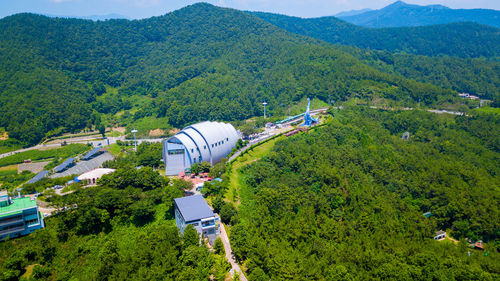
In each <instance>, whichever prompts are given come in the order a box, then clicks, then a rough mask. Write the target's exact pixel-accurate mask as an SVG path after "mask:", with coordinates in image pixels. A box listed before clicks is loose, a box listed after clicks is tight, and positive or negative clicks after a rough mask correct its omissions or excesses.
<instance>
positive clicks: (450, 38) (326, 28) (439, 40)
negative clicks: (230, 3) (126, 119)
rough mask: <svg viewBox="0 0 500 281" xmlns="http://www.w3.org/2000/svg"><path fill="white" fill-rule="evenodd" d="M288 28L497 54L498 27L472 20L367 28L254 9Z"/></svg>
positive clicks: (423, 49)
mask: <svg viewBox="0 0 500 281" xmlns="http://www.w3.org/2000/svg"><path fill="white" fill-rule="evenodd" d="M252 14H253V15H256V16H258V17H260V18H261V19H263V20H265V21H268V22H269V23H272V24H274V25H276V26H278V27H281V28H284V29H286V30H288V31H290V32H293V33H296V34H301V35H306V36H310V37H313V38H317V39H321V40H324V41H326V42H330V43H336V44H344V45H350V46H356V47H359V48H369V49H376V50H387V51H391V52H406V53H410V54H417V55H426V56H438V55H448V56H458V57H464V58H477V57H493V58H495V57H497V58H498V57H499V56H500V29H498V28H495V27H491V26H486V25H481V24H477V23H471V22H458V23H449V24H440V25H432V26H418V27H394V28H366V27H360V26H356V25H353V24H350V23H347V22H345V21H342V20H339V19H337V18H335V17H321V18H309V19H303V18H298V17H290V16H285V15H279V14H271V13H262V12H255V13H252Z"/></svg>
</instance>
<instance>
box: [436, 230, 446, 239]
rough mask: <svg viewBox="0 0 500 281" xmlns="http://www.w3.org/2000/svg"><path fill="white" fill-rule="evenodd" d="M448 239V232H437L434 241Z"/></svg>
mask: <svg viewBox="0 0 500 281" xmlns="http://www.w3.org/2000/svg"><path fill="white" fill-rule="evenodd" d="M445 238H446V232H444V231H442V230H440V231H437V232H436V234H434V240H438V241H439V240H443V239H445Z"/></svg>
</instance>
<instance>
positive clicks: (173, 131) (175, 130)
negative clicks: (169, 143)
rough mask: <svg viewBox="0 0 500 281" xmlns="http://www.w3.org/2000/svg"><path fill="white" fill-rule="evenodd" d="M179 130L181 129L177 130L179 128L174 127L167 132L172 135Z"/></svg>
mask: <svg viewBox="0 0 500 281" xmlns="http://www.w3.org/2000/svg"><path fill="white" fill-rule="evenodd" d="M180 131H181V130H179V129H177V128H175V129H172V130H170V131H168V133H169V134H170V135H171V136H173V135H175V134H177V133H178V132H180Z"/></svg>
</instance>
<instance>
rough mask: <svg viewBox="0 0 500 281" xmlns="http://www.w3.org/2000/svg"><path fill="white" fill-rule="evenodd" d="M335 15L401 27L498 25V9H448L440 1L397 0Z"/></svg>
mask: <svg viewBox="0 0 500 281" xmlns="http://www.w3.org/2000/svg"><path fill="white" fill-rule="evenodd" d="M337 17H338V18H340V19H342V20H345V21H347V22H350V23H352V24H356V25H360V26H364V27H401V26H422V25H433V24H445V23H452V22H465V21H468V22H475V23H479V24H484V25H490V26H494V27H497V28H500V11H496V10H488V9H450V8H448V7H445V6H441V5H429V6H419V5H412V4H407V3H405V2H402V1H397V2H394V3H392V4H391V5H388V6H387V7H385V8H382V9H380V10H372V11H366V12H363V13H356V14H354V15H352V14H351V15H350V14H347V15H345V14H340V15H338V16H337Z"/></svg>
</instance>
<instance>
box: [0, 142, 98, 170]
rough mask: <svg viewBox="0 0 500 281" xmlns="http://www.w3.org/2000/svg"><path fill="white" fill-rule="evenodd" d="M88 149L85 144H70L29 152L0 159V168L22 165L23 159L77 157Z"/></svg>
mask: <svg viewBox="0 0 500 281" xmlns="http://www.w3.org/2000/svg"><path fill="white" fill-rule="evenodd" d="M89 149H90V147H89V146H87V145H85V144H70V145H67V146H63V147H61V148H57V149H51V150H43V151H42V150H29V151H25V152H20V153H16V154H14V155H11V156H7V157H4V158H1V159H0V167H3V166H7V165H13V164H19V163H23V161H24V160H25V159H31V160H32V161H36V160H42V159H54V158H56V159H57V158H67V157H70V156H75V155H78V154H80V153H82V152H84V151H86V150H89Z"/></svg>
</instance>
